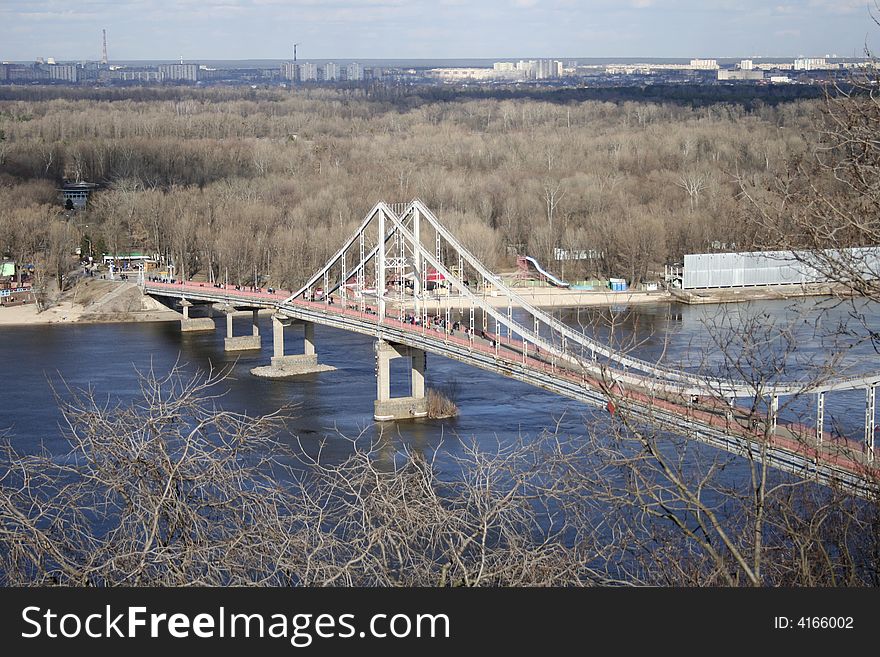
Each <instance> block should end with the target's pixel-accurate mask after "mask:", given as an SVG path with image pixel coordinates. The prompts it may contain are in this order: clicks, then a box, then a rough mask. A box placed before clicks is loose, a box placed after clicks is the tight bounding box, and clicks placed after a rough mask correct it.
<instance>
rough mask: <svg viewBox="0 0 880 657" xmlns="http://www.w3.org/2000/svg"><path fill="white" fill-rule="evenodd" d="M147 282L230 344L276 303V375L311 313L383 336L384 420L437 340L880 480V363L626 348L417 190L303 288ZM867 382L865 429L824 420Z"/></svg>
mask: <svg viewBox="0 0 880 657" xmlns="http://www.w3.org/2000/svg"><path fill="white" fill-rule="evenodd" d="M140 284H141V286H142V288H143V291H144V293H145V294H148V295H150V296H153V297H157V298H160V299H164V300H165V301H166V302H171V303H178V304H179V305H180V306H181V307H182V310H183V319H182V320H181V330H182V331H202V330H214V329H215V325H214V321H213V320H212V319H210V318H194V317H190V315H189V309H190V308H191V307H192V306H193V305H198V304H211V305H213V306H215V307H216V306H217V305H218V304H219V305H220V306H221V307H222V308H223V309H224V310H225V312H226V340H225V348H226V349H227V350H228V351H238V350H254V349H260V347H261V336H260V335H259V326H258V323H257V317H258V312H259V311H260V310H264V309H268V310H271V311H273V316H272V322H273V347H274V348H273V356H272V359H271V365H270V368H271V370H272V371H273V372H274V373H275V374H276V375H278V376H280V377H284V376H294V375H298V374H301V373H305V372H309V371H315V369H316V368H319V367H320V366H319V363H318V350H317V345H316V344H315V339H314V325H315V324H321V325H323V326H331V327H334V328H338V329H342V330H345V331H352V332H355V333H360V334H363V335H367V336H370V337H372V338H375V339H376V343H375V351H376V380H377V391H376V401H375V405H374V418H375V419H376V420H377V421H390V420H400V419H405V418H414V417H415V418H418V417H424V416H425V415H427V404H426V395H425V362H426V354H428V353H432V354H437V355H440V356H444V357H446V358H451V359H453V360H457V361H459V362H462V363H465V364H468V365H471V366H474V367H479V368H482V369H484V370H488V371H491V372H495V373H497V374H500V375H503V376H507V377H511V378H514V379H517V380H519V381H522V382H524V383H527V384H529V385H532V386H535V387H538V388H542V389H544V390H547V391H550V392H552V393H555V394H558V395H562V396H564V397H568V398H570V399H574V400H577V401H580V402H584V403H586V404H590V405H593V406H598V407H602V408H607V409H608V410H609V412H611V413H612V414H615V413H618V414H620V415H623V414H626V417H631V418H633V420H634V421H636V422H639V423H644V424H650V425H651V426H654V427H661V428H663V429H666V430H669V431H671V432H674V433H676V434H679V435H686V436H687V437H688V438H691V439H694V440H698V441H700V442H703V443H705V444H708V445H712V446H714V447H717V448H720V449H723V450H726V451H728V452H732V453H734V454H738V455H742V456H747V457H750V458H755V459H766V461H767V462H768V463H769V464H770V465H772V466H774V467H777V468H779V469H781V470H784V471H787V472H791V473H794V474H795V475H797V476H799V477H802V478H804V479H812V480H815V481H818V482H820V483H823V484H827V485H835V486H840V487H842V488H844V489H846V490H848V491H850V492H852V493H854V494H857V495H860V496H863V497H873V496H875V495H876V494H877V493H878V491H880V468H878V466H877V464H876V462H875V460H874V447H875V446H874V429H875V392H876V387H877V384H878V382H880V374H875V375H868V376H857V377H849V378H839V379H834V380H819V381H807V382H799V381H780V382H764V383H762V384H761V385H760V386H756V385H755V384H754V383H751V384H750V383H748V382H745V381H735V380H731V379H724V378H718V377H712V376H705V375H702V374H697V373H692V372H687V371H684V370H680V369H676V368H673V367H667V366H664V365H662V364H660V363H655V362H650V361H646V360H642V359H638V358H635V357H633V356H631V355H628V354H626V353H621V352H620V351H618V350H616V349H615V348H613V347H612V346H609V345H606V344H603V343H602V342H599V341H597V340H596V339H594V338H592V337H590V336H588V335H586V334H585V333H583V332H582V331H578V330H576V329H574V328H572V327H570V326H568V325H566V324H564V323H562V322H561V321H559V320H558V319H556V318H554V317H552V316H551V315H549V314H547V313H546V312H544V311H542V310H540V309H539V308H536V307H533V306H532V305H531V304H529V303H528V302H526V301H525V300H524V299H522V298H521V297H519V296H518V295H517V294H516V293H515V292H514V291H513V290H512V289H510V288H509V287H507V286H506V285H505V284H504V283H503V282H502V281H501V279H500V278H499V277H498V276H496V275H495V274H493V273H492V272H491V271H489V270H488V269H487V268H486V267H485V266H484V265H483V264H482V263H481V262H480V261H479V260H478V259H477V258H476V257H474V255H473V254H472V253H470V251H468V249H466V248H465V247H464V246H463V245H462V244H461V243H460V242H459V241H458V240H457V239H456V238H455V236H454V235H453V234H452V233H451V232H450V231H449V230H448V229H447V228H446V227H445V226H443V225H442V224H441V222H440V221H439V220H438V218H437V217H436V216H435V215H434V214H433V213H432V212H431V210H430V209H428V208H427V207H426V206H425V204H424V203H422V202H421V201H419V200H414V201H412V202H411V203H409V204H394V205H390V204H387V203H384V202H381V203H377V204H376V205H375V206H374V207H373V208H372V210H371V211H370V212H369V213H368V214H367V215H366V217H365V218H364V220H363V221H362V222H361V224H360V226H359V227H358V228H357V230H356V231H354V233H353V234H352V235H351V236H350V237H349V238H348V239H347V240H346V242H345V243H344V244H343V245H342V247H341V248H340V249H339V250H338V251H337V252H336V253H335V254H334V255H333V256H332V257H331V258H330V259H329V260H328V261H327V263H326V264H325V265H324V266H323V267H322V268H321V269H319V270H318V271H317V272H316V273H315V274H314V275H313V276H311V277H310V278H309V279H308V281H306V283H305V284H304V285H303V286H302V287H301V288H300V289H299V290H297V291H295V292H290V293H288V292H279V291H276V290H272V289H271V288H269V289H268V290H265V291H264V290H262V289H258V288H254V287H252V288H241V287H240V286H230V285H228V284H217V283H195V282H179V281H174V282H170V281H167V280H166V281H161V280H156V279H149V278H145V277H144V276H143V274H142V276H141V280H140ZM514 308H517V309H518V310H517V313H516V315H515V314H514ZM453 309H454V310H455V313H454V314H453ZM241 311H251V312H252V317H253V320H252V322H251V327H250V328H251V330H250V332H249V333H248V334H246V335H240V336H236V335H235V334H234V332H233V315H234V314H236V313H240V312H241ZM454 317H461V318H462V319H461V320H460V321H458V320H456V319H454ZM523 317H525V320H523ZM465 318H466V319H465ZM291 324H301V325H303V327H304V329H303V330H304V340H303V343H304V347H303V351H302V353H300V354H287V353H286V351H285V328H286V327H288V326H290V325H291ZM396 358H405V359H409V363H410V368H409V369H410V377H409V378H410V386H409V387H410V391H409V392H410V394H409V395H406V396H404V397H391V394H390V390H391V386H390V361H391V360H393V359H396ZM857 389H863V390H865V399H866V404H865V427H864V439H863V440H861V441H854V440H849V439H844V438H842V437H840V436H834V435H832V434H831V433H830V432H828V431H827V430H826V428H825V418H824V414H825V397H826V395H827V394H829V393H834V392H836V391H841V390H857ZM803 395H812V396H813V397H814V398H815V406H814V408H815V423H814V424H813V425H812V426H807V425H804V424H801V423H791V422H783V421H782V420H781V419H780V417H779V409H780V399H781V398H787V397H788V398H791V397H800V396H803ZM742 399H750V400H754V404H753V405H752V407H751V408H746V407H745V406H742V405H740V404H741V402H738V400H742ZM756 409H757V410H756Z"/></svg>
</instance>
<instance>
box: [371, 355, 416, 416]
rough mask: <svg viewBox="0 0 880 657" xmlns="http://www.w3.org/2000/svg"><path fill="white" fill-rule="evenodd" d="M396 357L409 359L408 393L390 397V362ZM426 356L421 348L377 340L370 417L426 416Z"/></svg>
mask: <svg viewBox="0 0 880 657" xmlns="http://www.w3.org/2000/svg"><path fill="white" fill-rule="evenodd" d="M395 358H409V359H410V395H409V396H408V397H392V396H391V361H392V360H394V359H395ZM425 363H426V356H425V352H424V351H423V350H422V349H416V348H415V347H407V346H405V345H400V344H393V343H390V342H385V341H384V340H377V341H376V402H375V404H374V408H373V418H374V419H376V420H378V421H381V422H385V421H389V420H407V419H410V418H415V417H425V416H426V415H427V414H428V400H427V398H426V397H425Z"/></svg>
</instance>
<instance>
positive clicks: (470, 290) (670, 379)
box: [282, 199, 880, 398]
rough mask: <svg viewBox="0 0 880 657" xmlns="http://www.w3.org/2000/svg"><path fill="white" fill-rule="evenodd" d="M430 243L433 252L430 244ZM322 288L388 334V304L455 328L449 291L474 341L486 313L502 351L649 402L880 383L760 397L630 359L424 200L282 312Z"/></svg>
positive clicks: (350, 247) (333, 261) (348, 251)
mask: <svg viewBox="0 0 880 657" xmlns="http://www.w3.org/2000/svg"><path fill="white" fill-rule="evenodd" d="M426 237H427V238H428V239H427V242H428V244H431V246H432V247H433V248H429V247H427V246H426V245H425V243H424V242H425V241H426V240H425V238H426ZM370 265H372V267H371V266H370ZM429 268H430V269H433V271H429ZM351 281H353V283H351ZM368 281H369V282H371V285H368ZM440 281H442V283H443V285H446V286H449V287H447V288H446V290H444V292H446V293H447V294H446V295H440V294H437V295H431V294H428V292H429V289H428V288H429V286H430V284H431V283H435V285H439V284H440ZM474 283H476V285H474ZM319 287H320V292H321V294H320V298H321V299H322V300H323V301H324V302H325V303H328V304H329V303H331V300H332V295H333V294H337V298H338V299H339V301H340V302H341V303H345V304H350V303H352V302H357V303H358V304H359V305H360V308H361V310H366V308H367V297H368V296H372V295H373V294H374V295H375V305H376V309H375V312H376V314H377V322H378V323H379V324H380V325H381V323H382V322H383V320H384V318H385V317H386V316H387V314H386V307H387V304H388V302H396V305H397V315H398V318H399V319H403V318H404V316H405V314H409V313H408V312H407V310H406V308H408V307H409V305H412V309H413V313H412V314H413V316H414V317H416V318H419V323H420V324H421V325H422V326H425V325H426V324H427V323H428V322H429V321H430V320H429V315H428V307H429V306H434V307H436V308H437V309H438V310H439V309H440V308H441V307H443V306H444V305H445V308H444V319H445V322H446V324H447V326H448V325H449V322H450V297H449V296H448V292H449V288H450V287H451V288H452V289H453V290H455V292H457V293H458V295H459V297H458V301H459V302H462V301H463V302H466V303H467V304H468V305H469V308H468V310H469V313H468V316H469V335H470V339H471V340H473V339H474V338H475V334H476V331H477V329H478V327H476V326H475V321H474V318H475V311H476V310H480V311H482V327H481V329H482V331H485V332H486V334H487V336H488V337H490V338H491V339H494V340H495V344H496V349H497V348H498V347H497V345H498V342H499V340H498V339H499V338H501V337H502V336H503V335H504V334H506V337H507V338H508V339H509V340H511V341H512V340H515V339H518V340H519V341H520V347H519V348H520V349H521V351H522V353H523V355H526V354H529V353H531V354H532V355H534V354H535V353H541V357H542V358H543V359H544V360H548V361H550V362H552V363H553V364H555V365H561V366H567V367H570V368H572V369H576V370H578V371H581V372H584V373H588V374H590V375H592V376H594V377H597V378H599V379H600V380H603V381H607V382H609V384H614V383H616V384H623V385H627V384H634V385H636V386H638V387H639V388H640V389H641V390H642V391H643V392H648V393H650V392H656V393H659V394H664V395H670V394H674V395H713V396H721V397H726V398H736V397H754V396H755V395H756V394H760V395H762V396H767V397H768V398H772V397H775V396H778V395H793V394H799V393H806V392H810V393H817V394H821V393H823V392H825V391H830V390H846V389H856V388H865V387H868V386H873V385H876V384H877V383H878V382H880V375H871V376H867V377H853V378H848V379H841V380H837V381H833V382H822V383H817V382H815V381H812V382H784V383H776V384H769V385H768V384H766V383H765V384H764V385H763V386H762V389H761V390H760V391H756V390H755V387H754V385H753V384H748V383H746V382H740V381H732V380H726V379H720V378H716V377H710V376H703V375H699V374H693V373H690V372H686V371H683V370H678V369H673V368H670V367H665V366H662V365H659V364H657V363H652V362H648V361H645V360H641V359H638V358H634V357H632V356H628V355H626V354H624V353H621V352H619V351H617V350H616V349H614V348H613V346H610V345H606V344H603V343H601V342H598V341H596V340H594V339H592V338H590V337H588V336H587V335H585V334H584V333H582V332H580V331H577V330H575V329H573V328H571V327H569V326H567V325H566V324H564V323H562V322H561V321H559V320H557V319H555V318H553V317H552V316H551V315H549V314H548V313H546V312H544V311H542V310H540V309H538V308H536V307H534V306H533V305H532V304H530V303H528V302H527V301H526V300H525V299H523V298H522V297H520V296H519V295H517V294H516V293H515V292H514V291H513V290H512V289H510V288H509V287H507V286H506V285H505V284H504V283H503V282H502V281H501V279H500V278H499V277H497V276H496V275H495V274H493V273H492V272H491V271H490V270H489V269H487V268H486V267H485V265H483V264H482V263H481V262H480V261H479V260H478V259H477V258H476V257H475V256H474V255H473V254H471V253H470V252H469V251H468V250H467V248H465V246H464V245H463V244H462V243H461V242H459V240H458V239H457V238H456V237H455V236H454V235H453V234H452V233H451V232H450V231H449V230H448V229H447V228H446V227H445V226H443V225H442V224H441V223H440V221H439V219H438V218H437V217H436V216H435V215H434V213H433V212H431V210H430V209H429V208H427V207H426V206H425V204H424V203H422V201H420V200H418V199H416V200H413V201H412V202H410V203H409V204H406V205H403V204H400V205H395V206H394V207H393V208H392V206H390V205H389V204H387V203H384V202H379V203H377V204H376V205H375V206H374V207H373V208H372V210H371V211H370V212H369V213H368V214H367V216H366V217H365V218H364V220H363V221H362V222H361V224H360V226H359V227H358V228H357V230H356V231H355V232H354V233H353V234H352V235H351V237H349V239H348V240H347V241H346V242H345V244H344V245H343V246H342V248H340V249H339V251H337V252H336V254H335V255H333V256H332V257H331V258H330V259H329V260H328V261H327V263H326V264H325V265H324V266H323V267H322V268H321V269H319V270H318V271H317V272H316V273H315V274H314V275H313V276H312V277H311V278H310V279H309V280H308V281H307V282H306V283H305V285H303V286H302V287H301V288H300V289H299V290H297V291H296V292H295V293H293V294H292V295H291V296H290V297H288V298H287V299H286V300H285V302H284V303H290V302H292V301H295V300H297V299H304V300H314V299H315V298H316V294H317V291H318V288H319ZM392 288H396V289H392ZM487 289H492V290H494V291H495V296H496V298H497V297H500V298H502V299H504V300H506V302H507V303H506V309H504V307H503V306H501V308H499V307H498V306H496V305H495V304H493V303H490V302H488V301H487V300H486V298H485V290H487ZM410 290H411V292H410ZM475 290H476V291H475ZM479 290H483V292H482V293H480V292H478V291H479ZM352 293H353V295H352ZM282 306H283V304H282ZM514 308H519V309H521V312H522V313H524V314H525V315H526V323H525V324H524V323H521V322H519V321H517V320H516V319H514V314H513V309H514ZM489 317H491V318H492V319H493V320H494V322H495V327H494V329H495V330H494V335H491V334H490V333H488V328H489V327H488V318H489ZM462 324H463V326H468V324H464V323H462ZM508 344H510V343H508ZM530 348H531V349H532V351H531V352H530V351H529V349H530ZM586 354H589V356H587V355H586Z"/></svg>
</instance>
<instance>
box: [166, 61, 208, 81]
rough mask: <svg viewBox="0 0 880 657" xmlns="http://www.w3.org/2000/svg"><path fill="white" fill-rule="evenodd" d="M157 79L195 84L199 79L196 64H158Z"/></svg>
mask: <svg viewBox="0 0 880 657" xmlns="http://www.w3.org/2000/svg"><path fill="white" fill-rule="evenodd" d="M159 78H160V79H161V80H185V81H187V82H197V81H198V79H199V65H198V64H160V65H159Z"/></svg>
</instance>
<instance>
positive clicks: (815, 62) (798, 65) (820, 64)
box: [794, 57, 830, 71]
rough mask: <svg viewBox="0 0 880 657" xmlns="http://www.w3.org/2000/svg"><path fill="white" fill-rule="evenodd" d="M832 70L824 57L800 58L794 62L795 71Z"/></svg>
mask: <svg viewBox="0 0 880 657" xmlns="http://www.w3.org/2000/svg"><path fill="white" fill-rule="evenodd" d="M824 68H830V67H829V66H828V64H827V63H826V62H825V58H824V57H799V58H798V59H796V60H794V70H795V71H816V70H821V69H824Z"/></svg>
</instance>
